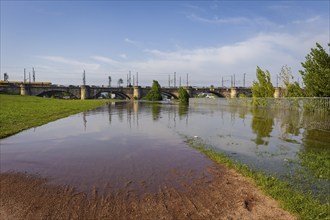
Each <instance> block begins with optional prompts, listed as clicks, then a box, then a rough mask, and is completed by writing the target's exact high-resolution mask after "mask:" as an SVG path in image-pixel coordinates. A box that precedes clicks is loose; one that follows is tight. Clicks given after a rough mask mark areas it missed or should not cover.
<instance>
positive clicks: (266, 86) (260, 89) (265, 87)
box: [252, 66, 274, 97]
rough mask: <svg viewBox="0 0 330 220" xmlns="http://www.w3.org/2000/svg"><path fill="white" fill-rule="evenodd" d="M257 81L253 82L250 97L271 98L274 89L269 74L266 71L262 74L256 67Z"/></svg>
mask: <svg viewBox="0 0 330 220" xmlns="http://www.w3.org/2000/svg"><path fill="white" fill-rule="evenodd" d="M256 75H257V79H258V81H253V85H252V96H253V97H273V96H274V87H273V84H272V82H271V80H270V73H269V71H268V70H266V72H264V71H263V70H262V69H260V67H259V66H258V67H257V73H256Z"/></svg>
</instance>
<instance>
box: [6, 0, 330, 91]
mask: <svg viewBox="0 0 330 220" xmlns="http://www.w3.org/2000/svg"><path fill="white" fill-rule="evenodd" d="M329 11H330V3H329V1H191V2H188V1H158V2H156V1H155V2H152V1H118V2H116V1H44V2H43V1H1V79H3V73H5V72H6V73H8V74H9V77H10V80H23V69H24V68H26V70H27V73H28V72H32V67H34V68H35V70H36V79H37V81H51V82H53V83H54V84H64V85H69V84H73V85H80V84H82V73H83V71H84V70H85V71H86V82H87V84H90V85H92V84H93V85H107V84H108V76H111V77H112V84H113V85H115V84H116V82H117V80H118V79H119V78H123V79H124V80H126V76H127V74H128V72H129V71H131V73H132V75H135V74H136V72H138V73H139V84H140V85H150V84H151V82H152V80H153V79H155V80H158V81H159V82H160V84H161V85H162V86H167V85H168V76H169V74H170V75H171V78H173V73H174V72H176V75H177V83H176V84H177V85H178V84H179V78H180V76H181V77H182V84H183V83H185V79H186V74H187V73H188V74H189V84H190V85H196V86H209V85H211V84H213V85H215V86H221V84H222V82H221V80H222V77H223V78H224V80H225V86H230V85H229V82H228V80H230V75H233V74H235V78H236V80H237V82H236V85H237V86H241V85H242V81H243V74H244V73H246V81H247V82H246V84H247V85H249V84H251V83H252V81H253V80H254V79H255V72H256V67H257V66H260V67H261V68H262V69H264V70H265V69H267V70H269V71H270V73H271V76H272V80H273V82H274V84H275V82H276V74H278V73H279V72H280V71H281V67H282V66H283V65H285V64H286V65H288V66H289V67H291V69H292V72H293V75H294V77H295V79H296V80H298V77H300V74H299V72H298V71H299V70H300V69H302V67H301V64H300V63H301V62H303V61H304V60H305V56H306V55H307V54H308V53H309V51H310V49H311V48H312V47H315V43H316V42H319V43H320V44H321V45H322V46H323V47H324V48H325V49H327V50H328V47H327V43H328V42H330V39H329V38H330V37H329V36H330V24H329V20H330V17H329V16H330V15H329V13H330V12H329ZM300 81H301V77H300Z"/></svg>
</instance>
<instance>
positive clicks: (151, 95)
mask: <svg viewBox="0 0 330 220" xmlns="http://www.w3.org/2000/svg"><path fill="white" fill-rule="evenodd" d="M143 99H144V100H148V101H160V100H162V95H161V91H160V85H159V83H158V81H156V80H153V82H152V86H151V90H150V91H149V92H148V94H147V95H146V96H145V97H144V98H143Z"/></svg>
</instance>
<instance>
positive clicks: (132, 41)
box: [124, 38, 141, 47]
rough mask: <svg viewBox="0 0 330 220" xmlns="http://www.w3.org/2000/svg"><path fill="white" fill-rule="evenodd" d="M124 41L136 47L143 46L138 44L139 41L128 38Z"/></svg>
mask: <svg viewBox="0 0 330 220" xmlns="http://www.w3.org/2000/svg"><path fill="white" fill-rule="evenodd" d="M124 41H125V42H126V43H128V44H132V45H134V46H136V47H139V46H140V45H141V43H139V42H137V41H134V40H131V39H128V38H125V39H124Z"/></svg>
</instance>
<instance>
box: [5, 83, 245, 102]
mask: <svg viewBox="0 0 330 220" xmlns="http://www.w3.org/2000/svg"><path fill="white" fill-rule="evenodd" d="M184 88H185V89H186V90H187V92H188V94H189V96H190V97H194V96H196V95H198V94H200V93H212V94H214V95H215V96H217V97H226V98H229V97H230V98H235V97H238V96H239V95H240V94H244V95H246V96H251V88H242V87H240V88H234V87H233V88H221V87H220V88H210V87H191V86H188V87H184ZM150 89H151V88H150V87H141V86H134V87H96V86H87V85H82V86H55V85H49V84H20V85H18V84H10V83H8V84H1V85H0V93H6V94H15V95H30V96H46V97H47V96H52V95H53V94H56V93H65V94H67V95H68V96H69V97H71V98H76V99H95V98H97V97H99V96H100V95H101V94H102V93H105V92H107V93H112V94H115V95H116V96H119V97H121V98H123V99H141V98H143V97H144V96H145V95H146V94H147V93H148V92H149V91H150ZM178 92H179V88H178V87H170V88H166V87H163V88H161V93H162V94H163V95H165V96H167V97H172V98H178V96H179V94H178Z"/></svg>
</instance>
